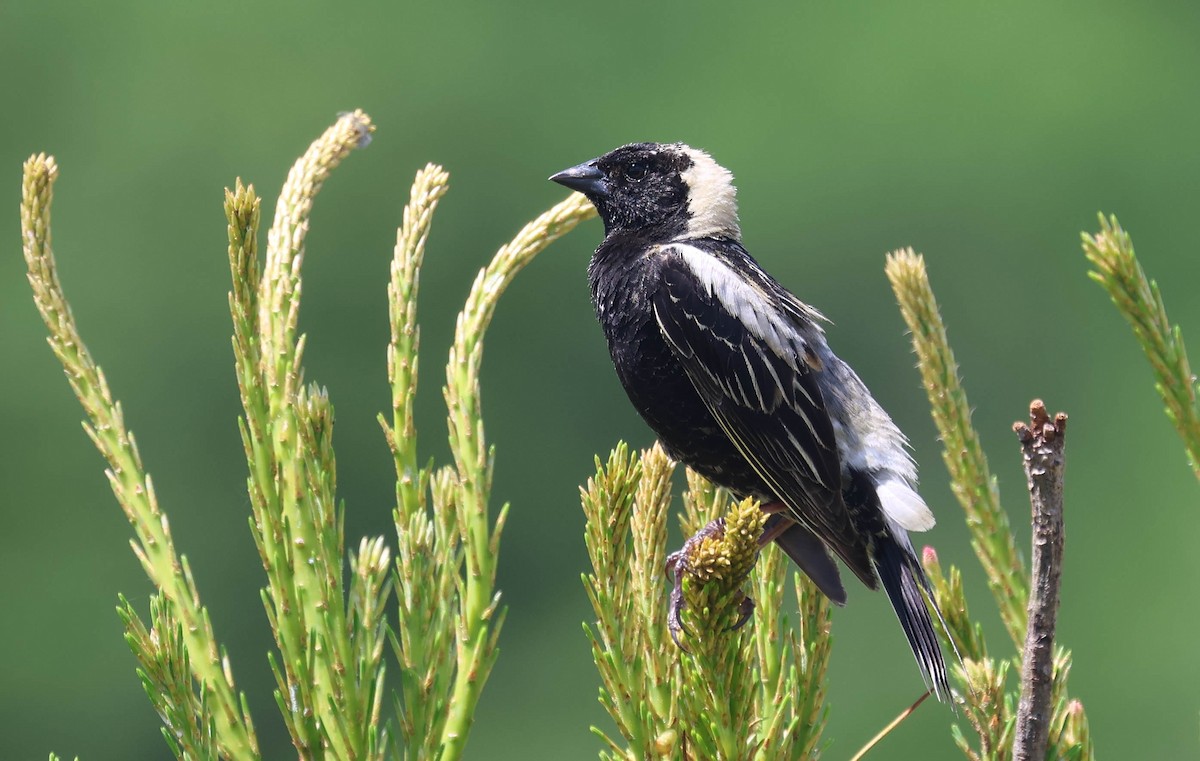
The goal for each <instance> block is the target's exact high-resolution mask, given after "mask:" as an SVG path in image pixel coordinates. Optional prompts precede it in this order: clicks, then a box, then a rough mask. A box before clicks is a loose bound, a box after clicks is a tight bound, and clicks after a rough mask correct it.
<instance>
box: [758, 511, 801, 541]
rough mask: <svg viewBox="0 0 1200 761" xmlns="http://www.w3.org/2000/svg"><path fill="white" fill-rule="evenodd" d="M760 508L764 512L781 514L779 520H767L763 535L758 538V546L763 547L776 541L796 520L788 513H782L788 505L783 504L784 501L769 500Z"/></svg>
mask: <svg viewBox="0 0 1200 761" xmlns="http://www.w3.org/2000/svg"><path fill="white" fill-rule="evenodd" d="M759 509H761V510H762V511H763V512H764V513H769V514H770V515H778V516H779V518H778V520H774V521H771V520H768V521H767V527H766V528H765V529H763V532H762V536H760V537H759V538H758V546H759V548H760V549H761V548H763V547H766V546H767V545H768V544H770V543H771V542H773V541H775V539H776V538H777V537H779V536H780V535H782V534H783V532H785V531H787V530H788V529H789V528H791V527H792V526H794V525H795V521H793V520H792V519H791V518H789V517H788V516H786V515H781V513H783V512H784V511H785V510H787V505H785V504H783V503H782V502H768V503H767V504H765V505H762V506H761V507H760V508H759Z"/></svg>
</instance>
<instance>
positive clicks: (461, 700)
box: [441, 193, 596, 761]
mask: <svg viewBox="0 0 1200 761" xmlns="http://www.w3.org/2000/svg"><path fill="white" fill-rule="evenodd" d="M595 214H596V211H595V209H594V208H593V207H592V205H591V203H590V202H588V201H587V200H586V199H585V198H584V197H583V196H582V195H580V194H578V193H572V194H571V195H570V196H569V197H568V198H567V199H566V200H564V201H562V202H560V203H558V204H557V205H555V206H554V207H553V208H551V209H550V210H549V211H546V212H545V213H543V214H542V215H541V216H539V217H537V218H536V219H535V220H533V221H532V222H530V223H529V224H527V225H525V227H524V228H522V229H521V231H520V232H518V233H517V235H516V237H515V238H513V239H512V241H510V242H509V243H508V244H507V245H505V246H503V247H502V248H501V249H500V250H499V251H497V252H496V255H495V256H494V257H493V258H492V261H491V263H490V264H489V265H488V266H487V267H485V268H484V269H483V270H482V271H480V273H479V276H478V277H477V278H476V279H475V283H474V285H473V286H472V287H471V292H470V294H469V295H468V297H467V302H466V305H465V306H464V307H463V309H462V311H461V312H460V313H459V315H458V320H457V323H456V327H455V333H454V342H453V344H452V345H451V347H450V356H449V358H448V360H447V362H446V385H445V387H444V388H443V396H444V397H445V399H446V407H447V409H448V411H449V415H448V428H449V437H450V450H451V452H452V453H453V455H454V464H455V469H456V471H457V494H456V496H455V500H454V504H455V507H456V510H457V520H458V530H459V534H460V538H461V542H462V552H463V557H464V561H465V572H464V579H463V589H462V592H461V595H460V599H459V610H458V622H457V626H456V631H457V632H458V649H457V663H456V667H455V675H454V686H453V688H452V690H451V694H450V704H449V716H448V717H447V719H446V724H445V728H444V729H443V732H442V743H443V750H442V755H441V758H442V760H443V761H453V760H454V759H458V758H460V757H461V756H462V752H463V748H464V746H465V744H466V740H467V734H468V731H469V729H470V726H471V722H472V719H473V716H474V713H475V706H476V704H477V703H478V701H479V695H480V693H481V691H482V690H483V685H484V683H485V682H486V681H487V678H488V675H489V674H490V673H491V669H492V665H493V664H494V663H495V659H496V638H497V637H498V636H499V634H500V627H501V625H502V623H503V619H504V610H503V609H502V608H500V607H499V603H500V600H499V593H498V592H496V558H497V555H498V552H499V543H500V534H501V531H502V530H503V527H504V521H505V517H506V516H507V514H508V506H507V505H504V506H502V507H501V508H500V511H499V513H498V514H497V516H496V520H495V523H494V524H493V523H492V521H491V519H490V517H489V510H488V498H489V496H490V492H491V486H492V465H493V459H494V454H495V453H494V451H493V450H492V449H491V448H489V447H488V445H487V440H486V438H485V436H484V428H483V418H482V410H481V397H480V390H479V373H480V368H481V366H482V364H483V337H484V333H485V332H486V330H487V327H488V325H489V324H490V323H491V320H492V315H493V314H494V313H495V310H496V304H497V303H498V301H499V299H500V296H501V294H503V293H504V290H505V289H506V288H507V287H508V285H509V284H510V283H511V282H512V280H513V278H515V277H516V276H517V274H518V273H519V272H520V271H521V270H522V269H524V267H525V266H526V265H527V264H529V262H531V261H532V260H533V258H534V257H535V256H536V255H537V254H538V253H539V252H540V251H542V249H544V248H545V247H546V246H547V245H549V244H550V243H551V242H553V241H555V240H557V239H558V238H560V237H562V236H563V235H565V234H566V233H567V232H569V231H570V230H571V229H573V228H574V227H575V226H576V225H577V224H579V223H580V222H582V221H584V220H586V219H591V218H592V217H593V216H595Z"/></svg>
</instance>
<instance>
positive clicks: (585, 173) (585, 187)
mask: <svg viewBox="0 0 1200 761" xmlns="http://www.w3.org/2000/svg"><path fill="white" fill-rule="evenodd" d="M550 179H551V181H553V182H557V183H558V184H559V185H563V186H565V187H568V188H570V189H571V190H578V191H579V192H580V193H583V194H584V195H585V196H589V197H591V196H606V195H608V178H607V177H605V176H604V172H601V171H600V170H599V169H598V168H597V167H596V160H595V159H592V160H591V161H585V162H583V163H582V164H580V165H578V166H573V167H571V168H570V169H564V170H562V171H561V172H559V173H558V174H552V175H550Z"/></svg>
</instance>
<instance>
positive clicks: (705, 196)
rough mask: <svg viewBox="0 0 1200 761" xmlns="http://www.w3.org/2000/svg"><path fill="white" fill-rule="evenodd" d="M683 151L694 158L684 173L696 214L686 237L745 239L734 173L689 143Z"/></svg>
mask: <svg viewBox="0 0 1200 761" xmlns="http://www.w3.org/2000/svg"><path fill="white" fill-rule="evenodd" d="M683 152H684V153H686V154H687V155H688V157H689V158H691V160H692V165H691V166H690V167H689V168H688V169H687V171H685V172H683V173H682V174H681V175H680V176H681V177H682V178H683V181H684V182H685V183H686V184H687V186H688V211H689V212H691V215H692V218H691V220H689V222H688V229H687V232H686V233H685V234H684V237H685V238H713V237H729V238H733V239H734V240H741V239H742V230H741V228H740V227H739V226H738V215H737V189H736V188H735V187H734V186H733V174H732V173H731V172H730V171H729V170H728V169H726V168H725V167H723V166H721V165H720V164H718V163H717V162H715V161H713V159H712V156H709V155H708V154H707V153H705V152H704V151H701V150H697V149H695V148H688V147H686V146H685V147H684V148H683Z"/></svg>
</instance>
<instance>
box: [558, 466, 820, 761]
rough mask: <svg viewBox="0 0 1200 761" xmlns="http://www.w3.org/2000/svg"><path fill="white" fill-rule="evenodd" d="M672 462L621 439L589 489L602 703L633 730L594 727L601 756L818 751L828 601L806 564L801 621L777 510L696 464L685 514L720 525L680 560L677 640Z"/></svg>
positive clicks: (594, 638) (804, 754) (593, 635)
mask: <svg viewBox="0 0 1200 761" xmlns="http://www.w3.org/2000/svg"><path fill="white" fill-rule="evenodd" d="M674 470H675V464H674V463H673V462H671V460H670V459H669V458H668V457H667V455H666V453H665V452H664V451H663V449H662V447H661V446H660V445H659V444H655V445H654V446H653V447H651V448H650V449H648V450H644V451H642V452H641V453H640V455H636V454H630V452H629V450H628V448H627V447H626V446H625V445H624V444H619V445H618V446H617V448H616V449H615V450H614V451H613V452H612V453H611V454H610V455H609V457H608V459H607V461H603V462H602V461H601V460H600V459H599V458H597V460H596V474H595V475H594V476H593V477H592V478H590V479H589V480H588V482H587V485H586V487H585V488H584V489H582V490H581V497H582V500H581V501H582V504H583V509H584V515H585V517H586V518H587V525H586V529H585V532H584V540H585V544H586V545H587V550H588V556H589V558H590V560H591V564H592V572H591V573H589V574H586V575H585V576H584V579H583V581H584V587H585V589H586V590H587V593H588V598H589V600H590V601H591V603H592V608H593V610H594V612H595V614H596V620H595V622H594V623H593V624H591V625H585V626H584V631H585V632H586V634H587V636H588V639H589V641H590V643H591V646H592V654H593V657H594V659H595V661H596V667H597V670H598V671H599V673H600V679H601V689H600V703H601V704H602V705H603V706H604V707H605V710H606V711H607V712H608V715H609V716H610V718H611V719H612V720H613V722H614V724H615V725H616V728H617V731H618V732H619V734H620V736H621V737H622V738H623V739H624V743H622V742H621V741H620V740H619V739H618V738H616V737H613V736H610V735H609V734H607V733H605V732H604V731H603V730H601V729H599V728H596V727H593V728H592V731H593V732H595V733H596V734H597V735H598V736H599V737H600V738H601V739H602V740H603V742H604V745H605V750H603V751H601V753H600V757H601V758H602V759H618V758H620V759H627V758H666V759H691V758H714V759H717V758H720V759H755V761H769V760H771V759H777V758H805V759H815V758H818V757H819V755H820V738H821V731H822V729H823V728H824V724H825V718H826V706H825V673H826V667H827V665H828V659H829V652H830V650H829V646H830V637H829V611H830V605H829V601H828V600H827V599H826V598H825V597H824V595H822V594H821V593H820V592H819V591H818V590H817V589H816V588H815V587H814V586H813V585H812V584H811V583H810V582H809V581H808V580H807V579H806V578H803V577H801V575H800V574H799V573H796V574H795V575H794V578H795V584H796V595H797V598H798V601H799V606H800V609H799V621H798V624H799V625H798V626H793V625H791V624H790V623H789V616H788V614H786V613H785V612H784V597H785V595H784V586H785V581H786V576H787V561H786V559H785V558H784V556H783V555H782V554H781V553H780V552H779V551H778V549H777V548H775V547H767V548H765V549H763V550H762V551H761V553H760V550H759V545H758V541H759V537H760V536H761V533H762V525H763V522H764V521H765V520H766V515H765V514H764V513H763V512H762V511H761V510H760V509H759V506H758V504H757V503H756V502H754V501H753V500H746V501H742V502H734V501H732V500H731V499H730V498H729V495H728V494H727V493H726V492H725V491H724V490H721V489H717V488H715V487H714V486H713V485H712V484H711V483H709V482H708V481H706V480H705V479H703V478H702V477H700V476H698V475H697V474H695V473H694V472H692V471H688V472H687V481H688V489H687V491H686V492H685V494H684V500H683V501H684V507H683V509H682V510H681V511H680V513H679V518H680V521H681V522H682V524H683V525H685V526H687V527H689V528H688V529H685V530H693V527H694V529H697V530H698V529H699V527H702V526H709V528H708V529H707V530H706V531H705V532H703V533H702V535H701V536H700V537H698V538H696V539H695V540H693V541H691V542H689V543H687V545H685V549H684V552H685V553H686V555H687V561H686V562H685V563H682V564H680V565H679V566H678V568H679V569H680V572H681V573H683V574H684V578H683V593H684V596H685V598H686V601H687V605H686V607H685V609H684V612H683V616H684V622H685V625H686V628H687V632H688V636H687V646H688V650H687V651H685V650H683V649H681V648H679V647H676V646H675V644H674V643H673V642H671V640H670V637H669V635H668V630H667V610H668V604H667V601H668V594H669V589H668V587H669V585H668V583H667V578H666V576H665V574H664V572H663V569H664V563H665V561H666V557H667V555H666V543H667V528H666V523H667V515H668V513H669V512H670V509H671V501H672V500H671V488H670V483H671V476H672V473H673V471H674ZM718 518H720V519H721V520H720V521H718V522H716V523H712V522H713V521H714V520H716V519H718ZM710 524H711V525H710ZM756 559H757V563H755V561H756ZM751 567H753V571H752V572H751ZM747 574H749V588H750V589H751V590H753V591H754V593H755V595H756V598H755V599H756V602H757V605H756V607H755V608H754V617H753V619H751V621H750V622H749V624H748V625H746V626H744V627H740V628H735V624H737V623H738V622H739V621H740V620H742V619H743V618H744V616H745V614H746V612H747V605H746V603H747V602H748V598H747V597H746V593H745V591H744V589H743V584H744V583H745V582H746V581H747Z"/></svg>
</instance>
